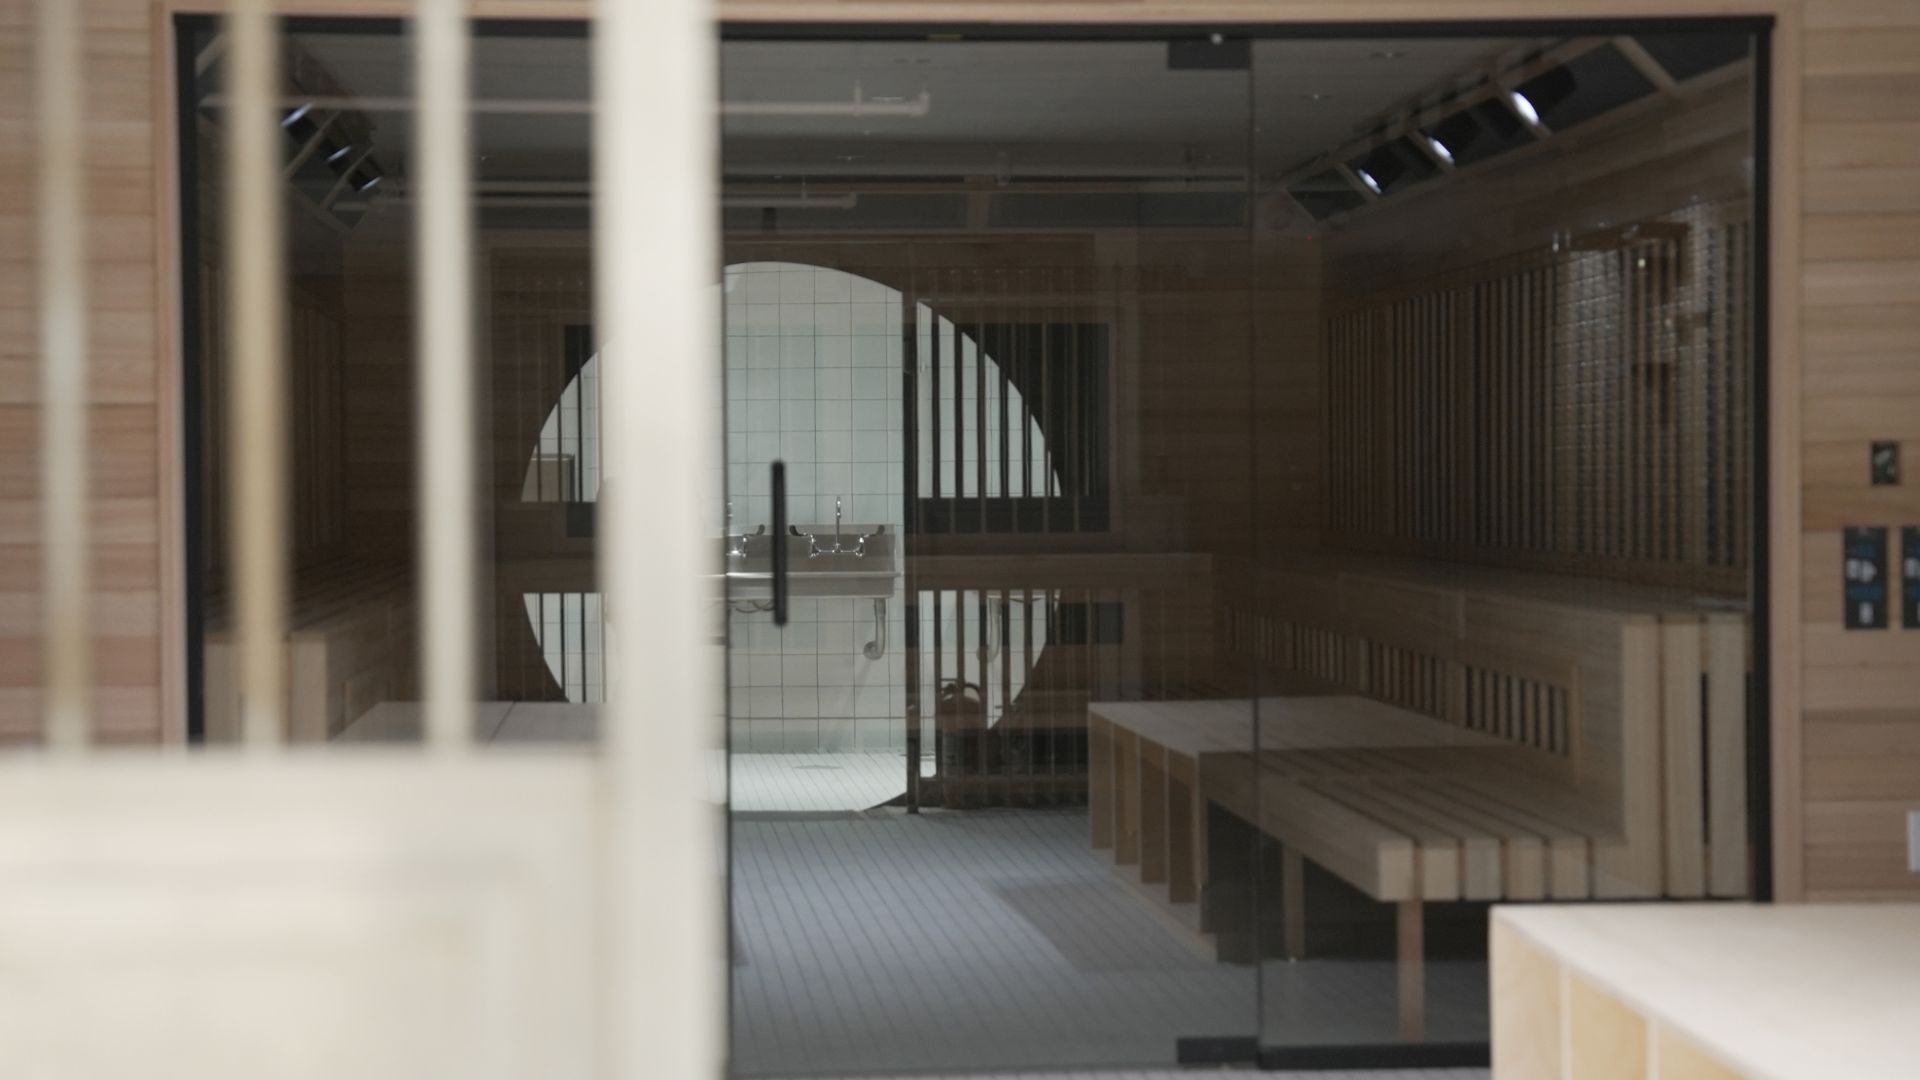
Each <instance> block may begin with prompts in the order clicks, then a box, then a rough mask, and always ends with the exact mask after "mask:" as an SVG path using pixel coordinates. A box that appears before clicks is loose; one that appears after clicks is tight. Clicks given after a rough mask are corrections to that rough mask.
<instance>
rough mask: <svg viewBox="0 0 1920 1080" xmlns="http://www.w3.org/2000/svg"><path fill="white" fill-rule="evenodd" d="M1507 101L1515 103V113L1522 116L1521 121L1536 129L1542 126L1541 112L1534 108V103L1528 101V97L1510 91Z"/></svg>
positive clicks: (1515, 91)
mask: <svg viewBox="0 0 1920 1080" xmlns="http://www.w3.org/2000/svg"><path fill="white" fill-rule="evenodd" d="M1507 100H1508V101H1510V102H1512V103H1513V108H1514V111H1515V112H1517V113H1519V114H1520V118H1521V119H1523V120H1525V121H1526V122H1527V123H1529V124H1532V125H1533V126H1534V127H1539V126H1540V110H1539V109H1536V108H1534V107H1533V102H1531V101H1528V100H1527V95H1525V94H1523V93H1521V92H1520V91H1518V90H1509V91H1507Z"/></svg>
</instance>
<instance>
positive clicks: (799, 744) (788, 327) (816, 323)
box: [726, 263, 906, 752]
mask: <svg viewBox="0 0 1920 1080" xmlns="http://www.w3.org/2000/svg"><path fill="white" fill-rule="evenodd" d="M900 305H901V297H900V294H899V293H898V292H896V291H895V290H893V289H889V288H887V287H886V286H884V285H881V284H879V283H877V282H873V281H869V280H867V279H865V278H861V277H857V276H855V275H853V274H848V273H845V272H844V271H840V270H827V269H821V268H818V267H810V266H798V265H794V264H791V263H749V264H745V265H740V266H733V267H729V268H728V269H727V275H726V319H727V340H726V359H727V490H728V492H729V493H730V501H731V502H732V507H733V524H732V530H733V531H734V532H752V531H753V530H754V528H755V527H756V526H759V525H766V526H767V527H768V528H769V529H771V527H772V518H773V513H772V504H771V499H770V494H771V492H770V488H769V484H770V474H769V470H768V466H769V465H770V464H771V463H772V462H773V461H774V460H775V459H776V458H778V459H782V460H784V461H785V462H786V463H787V495H788V499H787V507H788V517H789V519H790V520H791V521H792V523H793V524H795V525H798V526H799V527H801V528H803V529H809V530H814V531H817V530H819V529H823V528H824V529H831V527H832V524H833V512H834V500H835V498H836V497H838V498H839V499H840V500H841V504H842V513H843V518H844V520H845V522H846V525H847V526H848V527H849V529H848V531H850V532H852V531H854V530H855V529H856V528H857V529H858V530H859V531H870V530H871V529H872V527H873V526H875V525H885V526H886V527H887V531H889V532H891V533H894V534H895V535H898V534H899V532H900V529H901V526H902V525H903V524H904V522H905V512H904V505H903V502H902V499H903V497H904V496H903V490H904V481H905V475H906V473H905V468H904V462H905V457H904V453H905V447H904V439H905V435H904V430H905V427H904V424H903V422H902V419H901V400H900V389H901V384H900V362H901V357H902V345H901V341H900V327H901V311H900ZM904 611H905V604H904V601H903V600H902V599H901V596H900V594H899V591H898V590H897V589H896V591H895V597H894V599H893V600H892V601H890V602H889V603H888V606H887V616H888V620H889V623H890V625H889V626H888V629H887V636H888V639H889V644H888V648H887V652H886V655H885V656H883V657H881V659H879V660H869V659H867V657H866V656H865V655H864V649H865V646H866V644H867V642H869V641H871V640H873V638H874V633H875V626H874V612H873V605H872V602H871V601H865V600H844V599H822V600H795V601H794V602H793V603H792V605H791V607H790V610H789V619H790V621H789V623H788V625H787V626H786V628H785V629H784V630H782V629H780V628H777V627H775V626H774V625H773V623H772V620H771V618H770V617H769V616H768V615H767V614H766V613H764V612H735V613H734V614H732V616H731V622H732V626H731V637H732V641H733V645H734V648H733V656H732V658H731V662H730V663H729V669H730V675H729V678H730V680H731V683H732V695H731V697H732V706H731V710H732V717H731V719H732V721H733V726H734V747H735V748H736V749H744V750H749V751H786V752H792V751H808V750H843V749H844V750H852V749H882V748H898V747H901V746H902V745H903V744H904V739H905V736H904V718H905V716H906V688H905V681H904V677H905V662H904V654H903V652H902V639H903V636H904V630H903V624H902V622H901V616H902V613H903V612H904Z"/></svg>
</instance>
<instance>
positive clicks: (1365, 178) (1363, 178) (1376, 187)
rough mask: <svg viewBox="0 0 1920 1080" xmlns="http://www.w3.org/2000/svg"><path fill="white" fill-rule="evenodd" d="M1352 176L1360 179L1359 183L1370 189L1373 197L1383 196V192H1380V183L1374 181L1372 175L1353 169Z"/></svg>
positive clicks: (1365, 171) (1362, 170) (1363, 170)
mask: <svg viewBox="0 0 1920 1080" xmlns="http://www.w3.org/2000/svg"><path fill="white" fill-rule="evenodd" d="M1353 174H1354V175H1355V176H1358V177H1359V178H1360V182H1361V183H1363V184H1365V185H1367V186H1368V187H1369V188H1372V189H1373V193H1374V194H1375V195H1381V194H1385V193H1384V192H1383V191H1381V190H1380V181H1378V180H1375V179H1374V178H1373V174H1372V173H1370V172H1368V171H1367V170H1365V169H1355V170H1353Z"/></svg>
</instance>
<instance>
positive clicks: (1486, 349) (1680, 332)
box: [1326, 200, 1754, 596]
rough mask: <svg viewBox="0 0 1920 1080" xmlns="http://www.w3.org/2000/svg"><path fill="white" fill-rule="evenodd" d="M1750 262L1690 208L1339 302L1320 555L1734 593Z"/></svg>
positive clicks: (1746, 434)
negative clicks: (1331, 548)
mask: <svg viewBox="0 0 1920 1080" xmlns="http://www.w3.org/2000/svg"><path fill="white" fill-rule="evenodd" d="M1751 252H1752V219H1751V214H1750V212H1749V206H1748V204H1747V203H1746V202H1745V201H1744V200H1741V201H1737V202H1725V203H1717V204H1710V203H1698V204H1694V205H1692V206H1689V207H1687V208H1685V209H1683V210H1680V211H1677V212H1674V213H1671V214H1666V215H1662V216H1660V217H1657V218H1648V219H1643V220H1639V221H1635V222H1632V223H1629V224H1627V225H1623V226H1615V227H1611V228H1603V229H1591V230H1586V231H1581V232H1571V231H1569V233H1568V234H1567V235H1566V236H1565V238H1564V239H1563V240H1556V241H1555V242H1554V245H1553V246H1551V247H1547V248H1543V249H1540V250H1536V251H1531V252H1525V253H1522V254H1520V255H1515V256H1508V257H1505V258H1501V259H1497V260H1494V261H1491V262H1489V263H1486V264H1483V265H1478V266H1470V267H1466V268H1464V269H1460V270H1454V271H1449V272H1446V273H1442V274H1438V275H1434V276H1433V277H1430V278H1425V279H1422V280H1420V281H1417V282H1415V283H1412V284H1409V285H1405V286H1401V287H1399V288H1393V289H1386V290H1380V291H1376V292H1368V293H1361V294H1357V295H1352V294H1350V295H1348V296H1347V297H1345V298H1343V301H1342V302H1341V303H1340V305H1339V307H1338V308H1337V309H1335V310H1333V311H1331V312H1329V314H1328V315H1327V319H1326V325H1327V346H1326V357H1327V380H1328V388H1327V410H1328V416H1327V421H1328V423H1327V430H1328V431H1329V433H1330V442H1329V461H1328V472H1329V477H1328V514H1329V519H1330V520H1329V532H1330V533H1331V536H1332V538H1333V540H1334V542H1335V543H1336V544H1337V545H1339V546H1341V547H1346V548H1356V549H1362V550H1374V551H1383V552H1391V553H1395V554H1404V555H1418V556H1425V557H1431V558H1440V559H1447V560H1452V561H1466V562H1481V563H1488V564H1493V565H1500V566H1511V567H1520V568H1529V569H1539V570H1550V571H1554V572H1558V573H1575V574H1585V575H1591V576H1597V577H1607V578H1612V579H1615V580H1623V581H1633V582H1640V583H1645V584H1661V585H1676V586H1683V587H1688V588H1694V589H1702V590H1707V591H1712V592H1717V593H1725V594H1728V595H1731V596H1744V594H1745V593H1746V591H1747V586H1748V581H1747V567H1748V553H1749V550H1750V546H1751V541H1752V536H1751V530H1750V528H1749V520H1750V516H1751V512H1752V503H1751V489H1752V483H1753V477H1754V473H1753V469H1752V462H1751V457H1752V455H1751V452H1750V448H1751V427H1750V424H1751V405H1750V395H1751V393H1752V389H1753V381H1752V377H1751V376H1752V367H1753V352H1752V346H1753V340H1752V334H1751V332H1750V321H1751V318H1752V314H1753V309H1752V306H1751V304H1750V303H1749V302H1748V293H1749V286H1750V284H1751V280H1752V275H1751V273H1750V270H1749V268H1748V258H1749V256H1750V254H1751Z"/></svg>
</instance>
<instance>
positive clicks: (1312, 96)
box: [1300, 90, 1333, 101]
mask: <svg viewBox="0 0 1920 1080" xmlns="http://www.w3.org/2000/svg"><path fill="white" fill-rule="evenodd" d="M1300 96H1301V97H1303V98H1306V99H1307V100H1308V101H1325V100H1327V99H1328V98H1330V97H1332V96H1333V95H1332V94H1328V93H1325V92H1323V91H1319V90H1309V91H1307V92H1305V93H1303V94H1301V95H1300Z"/></svg>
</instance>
